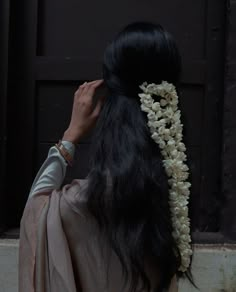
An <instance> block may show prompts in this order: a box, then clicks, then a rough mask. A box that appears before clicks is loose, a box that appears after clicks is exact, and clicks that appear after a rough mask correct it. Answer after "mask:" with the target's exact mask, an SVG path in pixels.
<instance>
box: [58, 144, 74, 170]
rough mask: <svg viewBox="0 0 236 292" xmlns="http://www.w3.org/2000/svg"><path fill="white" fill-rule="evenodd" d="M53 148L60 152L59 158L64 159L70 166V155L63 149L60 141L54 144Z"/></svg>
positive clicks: (71, 159)
mask: <svg viewBox="0 0 236 292" xmlns="http://www.w3.org/2000/svg"><path fill="white" fill-rule="evenodd" d="M55 147H56V148H57V150H58V151H59V152H60V154H61V156H62V157H63V158H64V159H65V161H66V162H67V163H68V164H69V165H70V166H72V161H73V158H72V156H71V155H70V153H69V151H68V150H67V149H66V148H65V146H64V145H63V144H62V142H61V141H59V143H58V144H55Z"/></svg>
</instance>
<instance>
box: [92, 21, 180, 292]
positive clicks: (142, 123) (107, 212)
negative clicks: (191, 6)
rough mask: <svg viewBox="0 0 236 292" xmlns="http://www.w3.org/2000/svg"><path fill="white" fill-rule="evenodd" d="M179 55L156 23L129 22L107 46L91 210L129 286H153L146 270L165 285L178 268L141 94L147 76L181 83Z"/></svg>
mask: <svg viewBox="0 0 236 292" xmlns="http://www.w3.org/2000/svg"><path fill="white" fill-rule="evenodd" d="M180 71H181V60H180V55H179V52H178V49H177V46H176V43H175V41H174V39H173V38H172V36H171V35H170V34H169V33H168V32H167V31H165V30H164V29H163V28H162V27H161V26H160V25H154V24H151V23H146V22H145V23H143V22H142V23H133V24H130V25H128V26H127V27H126V28H125V29H124V30H123V31H122V32H120V33H119V34H118V35H117V37H116V38H115V39H114V40H113V41H112V42H111V43H110V44H109V45H108V47H107V48H106V50H105V54H104V62H103V77H104V81H105V84H106V86H107V88H108V90H109V96H108V97H107V98H106V101H105V104H104V106H103V109H102V112H101V114H100V117H99V120H98V123H97V128H96V134H95V136H94V142H93V150H92V168H91V172H90V174H89V186H88V189H87V195H88V208H89V210H90V212H91V213H92V214H93V215H94V217H95V219H96V220H97V222H98V223H99V225H100V227H101V229H102V230H103V232H104V233H105V234H106V236H107V238H108V240H109V242H110V244H111V247H112V248H113V250H114V251H115V252H116V254H117V255H118V257H119V259H120V261H121V264H122V267H123V271H124V275H125V276H126V277H125V278H126V279H130V281H131V285H130V291H137V288H138V286H139V285H140V282H141V283H142V286H143V289H144V291H150V289H153V287H151V281H150V277H149V275H148V273H147V270H146V268H145V267H147V266H150V267H152V269H153V270H156V271H158V272H157V277H158V279H159V281H158V283H159V284H158V287H154V289H155V290H154V291H164V290H165V289H168V287H169V285H170V282H171V279H172V277H173V276H174V275H175V274H176V272H177V270H178V267H179V266H180V262H181V259H180V253H179V250H178V247H177V244H176V242H175V240H174V239H173V237H172V224H171V215H170V210H169V205H168V198H169V190H168V181H167V176H166V173H165V170H164V168H163V164H162V159H163V158H162V155H161V153H160V149H159V147H158V145H157V144H156V143H155V142H154V141H153V140H152V139H151V137H150V136H151V135H150V131H149V128H148V126H147V119H146V116H145V114H144V113H143V112H142V111H141V108H140V101H139V97H138V93H139V92H140V89H139V85H141V84H142V83H143V82H144V81H147V82H149V83H150V82H154V83H160V82H161V81H162V80H165V81H168V82H170V83H173V84H174V85H176V86H178V81H179V76H180Z"/></svg>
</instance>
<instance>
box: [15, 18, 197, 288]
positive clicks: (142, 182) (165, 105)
mask: <svg viewBox="0 0 236 292" xmlns="http://www.w3.org/2000/svg"><path fill="white" fill-rule="evenodd" d="M180 67H181V62H180V56H179V53H178V49H177V47H176V44H175V42H174V40H173V38H172V37H171V36H170V34H169V33H167V32H166V31H165V30H164V29H163V28H162V27H161V26H159V25H154V24H150V23H134V24H131V25H129V26H127V27H126V28H125V29H124V30H123V31H122V32H121V33H120V34H118V36H117V37H116V38H115V40H114V41H113V42H112V43H111V44H110V45H109V46H108V47H107V49H106V51H105V55H104V64H103V78H104V81H103V80H99V81H93V82H89V83H85V84H83V85H82V86H80V87H79V89H78V91H77V92H76V93H75V98H74V105H73V110H72V116H71V122H70V125H69V127H68V129H67V130H66V131H65V133H64V136H63V138H62V142H60V143H59V144H57V145H55V146H54V147H52V148H51V149H50V150H49V154H48V158H47V159H46V161H45V162H44V164H43V166H42V167H41V169H40V171H39V173H38V174H37V176H36V178H35V181H34V183H33V186H32V188H31V192H30V196H29V199H28V202H27V205H26V208H25V211H24V215H23V217H22V221H21V240H20V271H19V283H20V292H23V291H24V292H26V291H27V292H30V291H38V292H41V291H52V292H54V291H55V292H62V291H63V292H67V291H68V292H74V291H83V292H93V291H96V292H118V291H119V292H120V291H122V292H126V291H127V292H129V291H130V292H131V291H133V292H134V291H167V290H168V289H169V291H176V289H177V288H176V281H175V275H176V274H178V275H183V274H186V272H188V270H189V265H190V257H191V248H190V235H189V232H190V230H189V219H188V210H187V201H188V195H189V187H190V184H189V183H188V182H187V179H188V167H187V166H186V163H185V161H186V155H185V153H184V152H185V146H184V144H183V142H182V124H181V122H180V111H179V110H178V95H177V92H176V89H175V88H176V86H177V85H178V81H179V75H180ZM144 82H146V83H144ZM104 84H105V86H106V88H107V89H108V91H109V94H108V95H107V97H106V98H104V97H100V98H98V100H97V102H95V101H94V98H93V97H94V94H95V92H96V90H97V89H98V88H99V87H101V86H103V85H104ZM95 125H96V130H95V135H94V137H93V139H94V141H93V143H92V146H93V149H92V151H91V153H92V154H91V155H92V157H91V171H90V173H89V175H88V178H87V179H86V180H74V181H73V182H72V183H71V184H70V185H66V186H64V187H63V188H62V189H61V185H62V182H63V179H64V176H65V172H66V167H67V165H68V164H71V163H72V162H73V156H74V150H75V145H76V144H78V143H79V142H80V139H81V137H82V136H84V135H85V134H87V133H88V132H89V131H90V130H91V129H92V128H93V127H94V126H95ZM78 155H79V154H78Z"/></svg>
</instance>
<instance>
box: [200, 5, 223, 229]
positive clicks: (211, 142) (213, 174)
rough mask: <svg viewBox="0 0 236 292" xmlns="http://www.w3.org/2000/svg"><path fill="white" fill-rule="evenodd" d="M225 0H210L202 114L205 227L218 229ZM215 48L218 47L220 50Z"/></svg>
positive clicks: (202, 174) (203, 215)
mask: <svg viewBox="0 0 236 292" xmlns="http://www.w3.org/2000/svg"><path fill="white" fill-rule="evenodd" d="M224 6H225V2H224V1H220V0H217V1H215V0H208V1H207V12H208V13H207V22H206V58H207V76H206V87H205V89H206V91H205V98H204V106H203V112H204V115H203V117H202V119H203V124H204V127H203V128H202V155H201V160H202V162H201V163H202V173H201V178H202V180H201V208H200V214H201V218H200V220H201V224H200V225H201V227H200V228H201V230H202V231H208V232H209V231H218V230H219V222H220V218H219V214H220V206H221V204H222V196H221V185H220V184H221V175H220V167H221V145H220V141H221V135H222V132H221V131H222V130H221V129H222V121H221V117H222V111H221V110H222V96H223V72H224V70H223V68H224V57H223V56H224V55H223V54H224V27H225V19H224V14H222V11H224V9H225V7H224ZM215 48H218V49H217V50H216V49H215Z"/></svg>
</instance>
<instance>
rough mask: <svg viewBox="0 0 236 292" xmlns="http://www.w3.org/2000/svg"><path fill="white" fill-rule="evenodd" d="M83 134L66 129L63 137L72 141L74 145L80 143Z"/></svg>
mask: <svg viewBox="0 0 236 292" xmlns="http://www.w3.org/2000/svg"><path fill="white" fill-rule="evenodd" d="M80 137H81V135H80V134H78V133H77V134H74V133H73V132H72V131H70V130H66V131H65V132H64V135H63V137H62V141H69V142H71V143H73V144H74V145H76V144H78V143H79V140H80Z"/></svg>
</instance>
